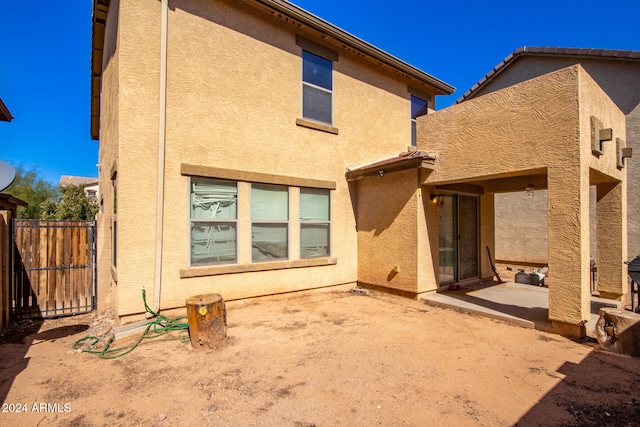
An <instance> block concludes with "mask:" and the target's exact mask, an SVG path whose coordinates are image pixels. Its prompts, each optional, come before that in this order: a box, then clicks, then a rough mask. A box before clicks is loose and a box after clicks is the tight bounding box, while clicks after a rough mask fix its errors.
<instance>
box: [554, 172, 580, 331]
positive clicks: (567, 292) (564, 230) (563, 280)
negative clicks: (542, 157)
mask: <svg viewBox="0 0 640 427" xmlns="http://www.w3.org/2000/svg"><path fill="white" fill-rule="evenodd" d="M584 175H586V176H584ZM547 180H548V196H549V199H548V207H549V274H550V277H549V278H550V283H549V319H550V320H551V321H552V323H553V327H554V328H555V329H557V330H558V331H559V332H560V333H561V334H563V335H569V336H575V337H578V336H583V335H584V333H585V328H584V321H585V320H587V319H588V318H589V313H590V289H589V270H590V268H589V180H588V173H584V174H582V173H580V166H579V165H575V167H570V166H569V165H565V166H563V167H561V168H549V170H548V176H547Z"/></svg>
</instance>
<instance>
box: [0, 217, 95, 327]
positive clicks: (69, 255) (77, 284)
mask: <svg viewBox="0 0 640 427" xmlns="http://www.w3.org/2000/svg"><path fill="white" fill-rule="evenodd" d="M13 242H14V244H13V252H12V257H13V259H12V262H13V275H12V277H13V279H12V281H11V283H12V285H11V313H12V317H13V319H14V320H21V319H30V318H47V317H54V316H68V315H73V314H80V313H88V312H90V311H92V310H93V309H94V308H95V306H96V225H95V222H93V221H41V220H23V219H18V220H14V227H13Z"/></svg>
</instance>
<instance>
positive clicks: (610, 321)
mask: <svg viewBox="0 0 640 427" xmlns="http://www.w3.org/2000/svg"><path fill="white" fill-rule="evenodd" d="M596 338H598V342H599V343H600V346H601V347H602V348H603V349H605V350H608V351H611V352H614V353H619V354H626V355H629V356H640V314H638V313H632V312H630V311H627V310H620V309H615V308H601V309H600V318H599V319H598V322H597V323H596Z"/></svg>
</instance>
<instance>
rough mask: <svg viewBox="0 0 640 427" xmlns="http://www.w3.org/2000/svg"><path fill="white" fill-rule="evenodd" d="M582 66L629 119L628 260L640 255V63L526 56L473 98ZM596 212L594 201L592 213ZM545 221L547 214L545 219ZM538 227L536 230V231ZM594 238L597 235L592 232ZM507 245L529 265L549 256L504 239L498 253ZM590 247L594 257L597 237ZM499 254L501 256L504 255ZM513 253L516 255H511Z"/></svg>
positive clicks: (511, 221)
mask: <svg viewBox="0 0 640 427" xmlns="http://www.w3.org/2000/svg"><path fill="white" fill-rule="evenodd" d="M578 63H579V64H581V66H582V67H583V68H584V69H585V71H586V72H587V73H588V74H589V76H591V77H592V78H593V79H594V81H595V82H596V83H597V84H598V86H600V87H601V88H602V90H603V91H604V92H605V93H606V94H607V95H608V96H609V97H610V98H611V100H612V101H613V102H614V103H615V104H616V105H617V106H618V108H619V109H620V110H621V111H622V112H623V113H624V114H625V116H626V140H625V143H626V146H627V147H631V148H632V149H633V151H634V153H635V154H634V158H631V159H628V160H627V162H626V165H625V169H626V170H627V174H628V179H627V205H628V209H627V224H628V226H627V236H628V254H627V257H628V258H630V259H631V258H633V257H635V256H637V255H638V254H640V161H639V160H638V153H640V85H638V84H637V82H638V79H639V78H640V61H637V60H630V61H622V60H619V59H608V58H596V57H594V58H580V57H569V56H554V55H550V56H534V55H531V56H529V55H525V56H522V57H521V58H519V59H518V60H516V61H515V62H513V63H512V64H510V65H509V66H507V67H506V68H505V69H503V70H502V71H501V72H500V74H498V75H497V76H495V77H494V78H493V79H492V80H491V81H490V82H489V83H488V84H487V85H486V86H484V87H482V88H481V89H479V90H478V91H477V92H476V93H475V94H474V96H475V97H479V96H482V95H485V94H487V93H491V92H494V91H496V90H500V89H503V88H505V87H508V86H511V85H514V84H517V83H520V82H522V81H525V80H529V79H532V78H535V77H538V76H541V75H544V74H547V73H549V72H552V71H556V70H560V69H562V68H566V67H568V66H571V65H575V64H578ZM519 197H520V196H519V195H512V194H506V195H501V197H500V198H499V199H498V202H497V207H498V209H504V208H507V209H508V206H509V205H512V204H514V203H519V202H520V201H521V200H520V199H519ZM594 209H595V199H594V200H593V206H592V210H594ZM542 217H543V218H546V214H545V215H543V216H542ZM518 221H519V217H518V215H514V216H511V215H504V216H503V217H502V218H500V220H499V225H498V227H499V228H502V227H505V228H513V227H516V228H517V226H518V225H517V223H518ZM528 228H529V229H531V231H532V233H535V234H538V235H541V234H545V233H546V221H544V220H541V219H538V220H534V221H533V222H531V223H530V224H529V226H528ZM535 228H537V230H534V229H535ZM592 235H594V234H593V233H592ZM503 245H505V246H508V247H509V250H512V249H514V250H515V251H516V252H517V253H518V257H519V260H522V261H530V262H538V260H541V262H546V253H542V252H537V251H536V252H534V253H533V254H532V253H531V252H529V251H527V253H525V254H522V252H523V248H519V249H518V248H516V246H517V244H515V243H513V242H512V243H508V242H503V237H502V236H501V237H500V238H499V242H498V247H497V248H496V249H497V250H499V249H500V247H501V246H503ZM591 246H592V248H593V251H592V252H593V253H594V254H595V248H596V247H597V243H596V241H595V237H594V238H592V241H591ZM504 253H506V250H505V251H500V252H499V254H504ZM511 253H513V252H511Z"/></svg>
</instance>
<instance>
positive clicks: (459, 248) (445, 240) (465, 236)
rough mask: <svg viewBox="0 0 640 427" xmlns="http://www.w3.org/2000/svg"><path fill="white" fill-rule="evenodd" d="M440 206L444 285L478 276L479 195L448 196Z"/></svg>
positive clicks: (441, 263) (440, 271)
mask: <svg viewBox="0 0 640 427" xmlns="http://www.w3.org/2000/svg"><path fill="white" fill-rule="evenodd" d="M442 197H443V199H444V204H443V205H441V207H440V270H439V273H440V280H439V282H440V285H445V284H447V283H452V282H456V281H462V280H466V279H473V278H475V277H478V244H479V242H478V237H479V234H478V197H476V196H465V195H461V194H460V195H444V196H442Z"/></svg>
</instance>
